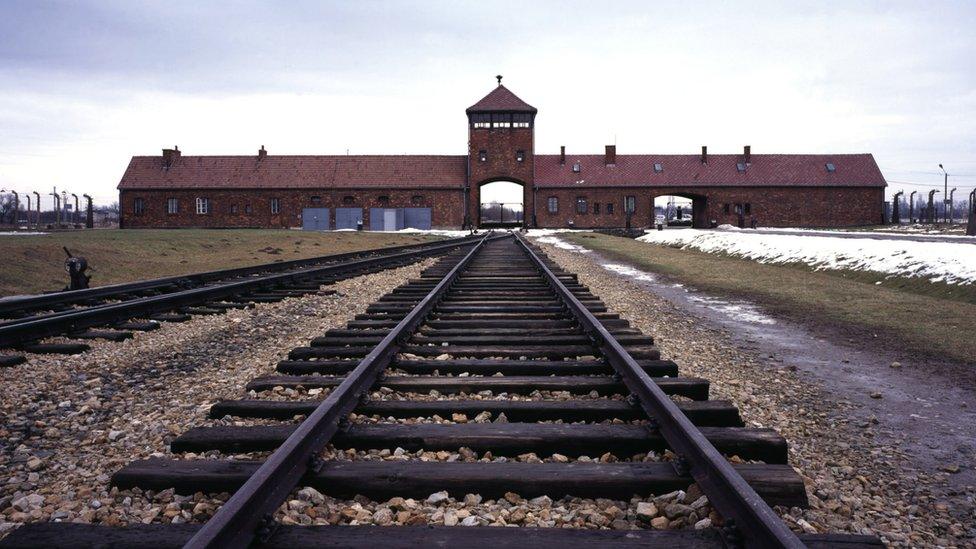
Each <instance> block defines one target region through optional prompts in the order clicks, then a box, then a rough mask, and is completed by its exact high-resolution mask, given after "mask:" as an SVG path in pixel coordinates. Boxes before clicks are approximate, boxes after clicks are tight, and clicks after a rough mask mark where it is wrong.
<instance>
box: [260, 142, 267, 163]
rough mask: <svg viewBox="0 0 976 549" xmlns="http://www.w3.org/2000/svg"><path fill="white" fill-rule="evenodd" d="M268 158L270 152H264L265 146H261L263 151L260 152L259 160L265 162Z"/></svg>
mask: <svg viewBox="0 0 976 549" xmlns="http://www.w3.org/2000/svg"><path fill="white" fill-rule="evenodd" d="M266 156H268V151H266V150H264V145H261V150H259V151H258V160H264V157H266Z"/></svg>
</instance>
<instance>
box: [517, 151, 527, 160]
mask: <svg viewBox="0 0 976 549" xmlns="http://www.w3.org/2000/svg"><path fill="white" fill-rule="evenodd" d="M515 161H516V162H524V161H525V151H515Z"/></svg>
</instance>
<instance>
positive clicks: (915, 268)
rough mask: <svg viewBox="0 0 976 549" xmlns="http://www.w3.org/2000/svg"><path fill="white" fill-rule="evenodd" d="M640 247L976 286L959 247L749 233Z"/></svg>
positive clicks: (972, 261)
mask: <svg viewBox="0 0 976 549" xmlns="http://www.w3.org/2000/svg"><path fill="white" fill-rule="evenodd" d="M637 240H638V241H641V242H647V243H651V244H662V245H666V246H679V247H681V248H691V249H695V250H699V251H702V252H707V253H726V254H729V255H731V256H734V257H741V258H744V259H752V260H754V261H758V262H759V263H771V264H785V263H803V264H806V265H809V266H811V267H813V268H814V269H815V270H853V271H870V272H876V273H879V274H881V275H885V276H904V277H917V278H925V279H928V280H930V281H932V282H945V283H947V284H973V283H974V282H976V248H973V249H972V250H967V249H964V248H965V247H964V248H960V244H955V243H946V242H915V241H907V240H878V239H872V238H837V237H831V236H819V235H818V236H800V235H795V236H794V235H774V234H762V233H749V232H745V231H703V230H700V229H685V230H681V231H654V232H650V233H647V234H645V235H644V236H641V237H639V238H637Z"/></svg>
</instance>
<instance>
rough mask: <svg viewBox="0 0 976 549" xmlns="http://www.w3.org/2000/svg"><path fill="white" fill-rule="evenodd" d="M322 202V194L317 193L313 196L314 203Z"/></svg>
mask: <svg viewBox="0 0 976 549" xmlns="http://www.w3.org/2000/svg"><path fill="white" fill-rule="evenodd" d="M321 203H322V197H321V196H318V195H315V196H313V197H312V204H321Z"/></svg>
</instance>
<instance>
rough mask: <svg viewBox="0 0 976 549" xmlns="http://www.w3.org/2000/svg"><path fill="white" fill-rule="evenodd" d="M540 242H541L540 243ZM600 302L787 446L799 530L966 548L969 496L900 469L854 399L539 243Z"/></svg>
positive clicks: (975, 515) (792, 518) (900, 459)
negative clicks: (798, 478)
mask: <svg viewBox="0 0 976 549" xmlns="http://www.w3.org/2000/svg"><path fill="white" fill-rule="evenodd" d="M540 244H541V243H540ZM541 245H543V246H544V248H545V251H546V252H547V253H548V254H549V255H550V257H552V258H553V259H554V260H556V262H557V263H559V264H560V265H561V266H562V267H564V268H565V269H567V270H569V271H571V272H575V273H578V274H579V277H580V281H581V282H582V283H584V284H586V285H588V286H589V287H590V289H591V290H592V291H593V293H594V294H595V295H597V296H599V297H601V298H602V299H603V300H604V302H606V304H607V306H608V307H610V308H611V309H612V310H614V311H615V312H618V313H620V314H621V315H622V316H623V317H625V318H627V319H629V320H630V321H631V322H632V323H633V325H634V326H635V327H637V328H639V329H641V330H642V331H644V332H645V333H647V334H652V335H654V336H655V338H656V339H657V343H658V346H659V347H660V348H661V350H662V354H663V355H665V356H666V357H667V358H671V359H673V360H674V361H675V362H677V363H678V365H679V368H680V371H681V373H682V375H686V376H688V375H690V376H701V377H704V378H707V379H709V380H711V382H712V396H713V398H725V399H729V400H732V401H733V402H734V403H735V404H736V405H737V406H738V407H739V409H740V411H741V413H742V417H743V419H744V420H745V421H746V423H747V425H750V426H755V427H770V428H773V429H776V430H777V431H778V432H780V433H781V434H782V435H783V436H785V437H786V438H787V439H788V441H789V444H790V463H791V464H792V465H793V466H794V467H796V468H797V469H798V471H799V472H800V473H801V474H802V475H803V477H804V479H805V481H806V483H807V488H808V490H807V491H808V495H809V496H810V504H811V506H810V508H809V509H804V510H801V509H780V511H781V515H782V516H783V518H784V519H785V520H786V521H787V523H789V524H790V525H791V526H792V527H793V528H794V529H796V530H798V531H808V532H813V531H818V532H828V531H830V532H851V533H861V534H874V535H879V536H881V537H882V538H883V539H884V540H885V542H886V543H888V544H889V545H891V546H915V547H919V546H942V547H964V546H972V544H973V543H974V541H973V539H974V538H976V529H974V527H973V524H976V511H974V502H973V497H974V495H973V493H971V492H970V493H968V494H967V493H958V492H956V493H954V494H953V493H952V492H950V493H949V494H950V496H954V497H953V499H951V500H947V499H946V498H945V497H944V496H941V494H944V493H946V490H945V481H946V477H947V475H948V474H949V472H941V471H935V472H919V471H905V470H902V466H903V465H904V462H905V461H906V460H905V459H904V457H905V456H903V455H901V453H900V452H899V451H898V450H897V449H893V448H890V447H886V446H882V445H880V444H877V443H875V442H874V440H873V438H874V435H875V432H876V430H877V429H878V428H879V427H878V426H877V425H876V423H875V422H872V421H870V420H869V421H862V420H852V419H849V418H852V417H854V414H852V413H850V412H851V411H852V409H853V408H852V405H851V403H849V402H846V401H843V400H839V399H837V398H833V397H832V395H831V394H830V393H829V392H827V391H824V390H823V388H822V387H820V386H818V385H816V384H812V383H808V382H806V381H805V380H800V379H799V377H798V376H797V374H796V373H795V372H793V371H791V370H790V368H789V367H788V366H784V365H782V364H780V365H776V366H773V365H770V364H769V362H768V361H766V360H765V358H766V357H763V356H759V354H758V353H757V352H756V351H755V349H750V348H749V347H748V346H747V345H743V344H742V342H737V341H735V340H734V339H732V338H731V337H730V335H729V334H728V333H727V332H726V331H724V330H722V329H720V328H717V327H715V326H714V325H712V324H710V323H708V322H704V321H702V320H701V319H696V318H694V317H690V316H689V315H688V313H687V311H685V310H683V309H680V308H678V307H677V306H675V305H673V304H671V303H670V302H668V301H666V300H665V299H663V298H661V297H658V296H656V295H655V294H653V293H650V292H648V291H646V290H645V289H644V288H642V287H640V286H639V285H638V284H636V283H634V282H633V281H631V280H629V279H627V278H625V277H622V276H618V275H615V274H613V273H611V272H609V271H607V270H606V269H604V268H603V267H601V266H599V265H597V264H595V263H594V262H592V261H591V260H590V259H589V258H588V257H587V256H586V255H584V254H579V253H574V252H571V251H567V250H564V249H560V248H557V247H554V246H551V245H548V244H541Z"/></svg>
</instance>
